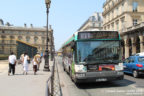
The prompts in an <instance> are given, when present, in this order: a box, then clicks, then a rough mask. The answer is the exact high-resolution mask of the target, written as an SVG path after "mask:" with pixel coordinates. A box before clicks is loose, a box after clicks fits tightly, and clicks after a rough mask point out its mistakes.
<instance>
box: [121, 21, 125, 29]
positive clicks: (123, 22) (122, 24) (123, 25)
mask: <svg viewBox="0 0 144 96" xmlns="http://www.w3.org/2000/svg"><path fill="white" fill-rule="evenodd" d="M121 26H122V30H124V29H125V18H122V19H121Z"/></svg>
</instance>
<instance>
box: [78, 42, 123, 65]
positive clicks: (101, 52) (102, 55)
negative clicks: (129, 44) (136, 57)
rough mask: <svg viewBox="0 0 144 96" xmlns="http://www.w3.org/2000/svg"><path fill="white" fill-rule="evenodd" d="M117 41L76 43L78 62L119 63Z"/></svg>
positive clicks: (118, 44) (118, 43)
mask: <svg viewBox="0 0 144 96" xmlns="http://www.w3.org/2000/svg"><path fill="white" fill-rule="evenodd" d="M119 55H120V42H119V41H80V42H77V56H78V61H79V63H80V62H85V63H87V64H96V63H98V64H101V63H119V60H120V57H121V56H119Z"/></svg>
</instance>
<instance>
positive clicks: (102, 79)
mask: <svg viewBox="0 0 144 96" xmlns="http://www.w3.org/2000/svg"><path fill="white" fill-rule="evenodd" d="M96 81H107V79H106V78H101V79H96Z"/></svg>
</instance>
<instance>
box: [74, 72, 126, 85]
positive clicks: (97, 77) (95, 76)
mask: <svg viewBox="0 0 144 96" xmlns="http://www.w3.org/2000/svg"><path fill="white" fill-rule="evenodd" d="M75 77H76V78H75V82H77V83H84V82H102V81H113V80H122V79H123V78H124V74H123V72H122V71H101V72H86V73H76V74H75Z"/></svg>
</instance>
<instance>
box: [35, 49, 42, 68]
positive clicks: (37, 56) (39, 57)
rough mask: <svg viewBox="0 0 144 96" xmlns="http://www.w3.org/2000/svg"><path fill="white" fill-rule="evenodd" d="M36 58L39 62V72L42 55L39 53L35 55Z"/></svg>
mask: <svg viewBox="0 0 144 96" xmlns="http://www.w3.org/2000/svg"><path fill="white" fill-rule="evenodd" d="M35 58H36V60H37V62H38V65H37V70H39V68H40V63H41V56H40V53H39V52H37V54H36V55H35Z"/></svg>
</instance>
